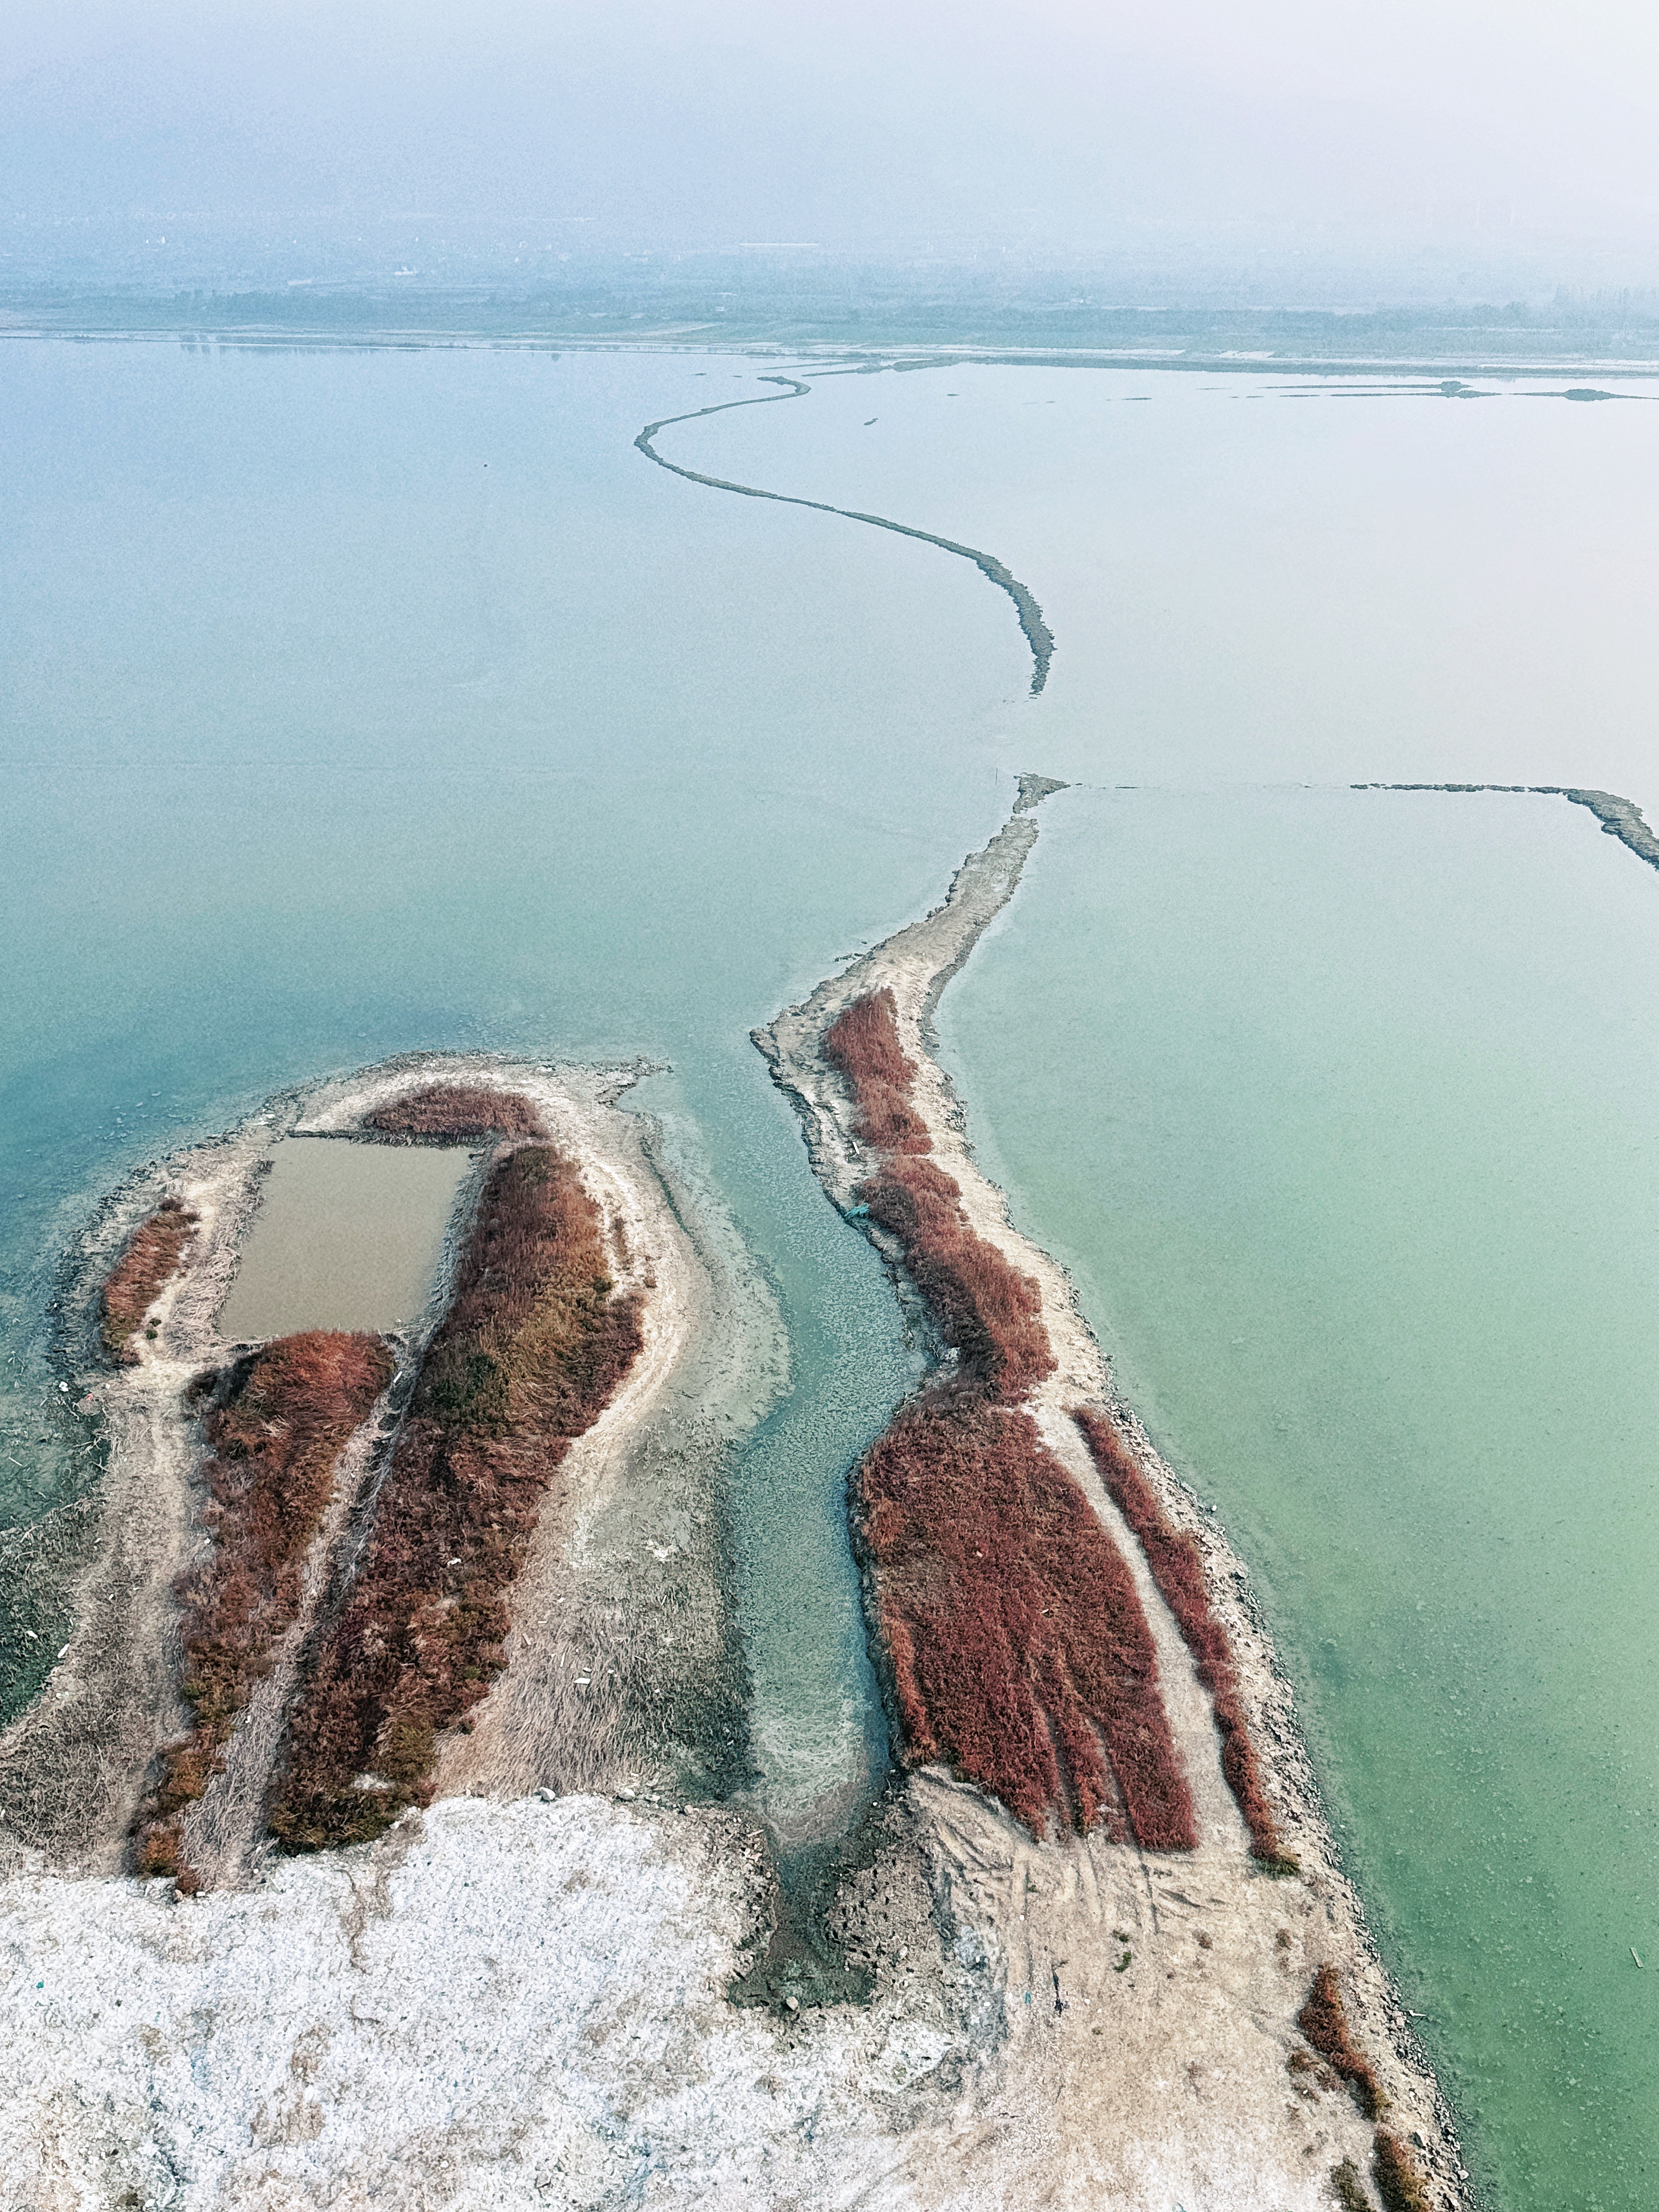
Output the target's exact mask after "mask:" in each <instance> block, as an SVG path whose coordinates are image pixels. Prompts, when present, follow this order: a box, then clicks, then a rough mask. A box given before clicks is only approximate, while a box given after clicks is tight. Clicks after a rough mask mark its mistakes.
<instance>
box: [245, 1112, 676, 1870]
mask: <svg viewBox="0 0 1659 2212" xmlns="http://www.w3.org/2000/svg"><path fill="white" fill-rule="evenodd" d="M601 1230H602V1224H601V1219H600V1216H599V1209H598V1207H597V1206H595V1205H594V1204H593V1202H592V1200H591V1199H590V1198H589V1197H588V1196H587V1194H586V1192H585V1191H584V1190H583V1188H582V1187H581V1182H580V1178H579V1176H578V1175H577V1173H576V1170H575V1169H574V1166H573V1165H572V1164H571V1163H570V1162H569V1161H568V1160H567V1159H565V1158H562V1155H561V1154H559V1153H558V1152H555V1151H554V1150H553V1148H552V1147H551V1146H546V1145H538V1146H526V1147H524V1148H522V1149H521V1150H520V1151H518V1152H513V1153H510V1154H509V1155H508V1156H507V1158H505V1159H502V1160H500V1161H498V1162H497V1163H496V1164H495V1167H494V1168H493V1169H492V1170H491V1171H490V1174H489V1178H488V1180H487V1181H486V1182H485V1185H484V1189H483V1197H482V1199H481V1200H480V1204H479V1211H478V1220H477V1227H476V1228H475V1230H474V1231H473V1234H472V1237H471V1243H469V1245H468V1248H467V1251H466V1254H465V1258H464V1260H463V1261H462V1265H461V1272H460V1279H459V1285H458V1286H457V1289H456V1292H455V1297H454V1300H453V1304H452V1305H451V1307H450V1309H449V1312H448V1314H447V1316H446V1317H445V1319H444V1321H443V1322H442V1324H441V1327H440V1328H439V1330H438V1333H437V1334H436V1335H435V1338H434V1339H433V1342H432V1346H431V1349H430V1351H429V1352H428V1355H427V1360H426V1364H425V1368H424V1370H423V1371H422V1376H421V1382H420V1387H419V1389H418V1390H417V1392H416V1398H415V1402H414V1405H413V1407H412V1408H411V1411H410V1418H409V1419H408V1421H407V1422H406V1423H405V1425H404V1431H403V1434H402V1436H401V1437H400V1438H399V1439H398V1449H397V1452H396V1455H395V1457H394V1459H393V1461H392V1467H391V1468H390V1469H389V1471H388V1473H387V1474H386V1481H385V1484H384V1486H383V1487H382V1489H381V1492H380V1502H379V1505H378V1508H377V1510H376V1516H375V1522H374V1534H373V1536H372V1538H371V1539H370V1541H369V1546H368V1557H367V1559H366V1560H365V1561H364V1564H363V1566H362V1571H361V1573H360V1574H359V1576H358V1578H357V1582H356V1588H355V1589H354V1590H353V1592H352V1594H351V1596H350V1598H349V1601H347V1604H346V1607H345V1609H344V1611H343V1613H342V1615H341V1617H340V1619H339V1620H338V1621H337V1623H336V1624H335V1626H334V1627H333V1629H332V1630H331V1632H330V1634H329V1636H328V1637H327V1638H326V1640H325V1643H324V1645H323V1648H322V1650H321V1651H320V1652H319V1656H318V1660H317V1664H316V1668H315V1670H314V1673H313V1677H312V1680H311V1682H310V1684H309V1686H308V1687H307V1691H306V1693H305V1695H304V1697H303V1698H302V1699H301V1702H300V1704H299V1705H298V1707H297V1709H296V1711H295V1716H294V1719H293V1723H292V1729H291V1740H290V1748H289V1761H288V1766H287V1771H286V1772H285V1774H284V1775H283V1778H282V1780H281V1782H280V1783H279V1784H278V1788H277V1792H276V1802H275V1804H274V1806H273V1809H272V1813H271V1821H270V1825H271V1829H272V1832H273V1833H275V1834H276V1836H278V1837H279V1838H281V1839H282V1841H283V1844H285V1845H286V1846H287V1847H288V1849H289V1850H320V1849H323V1848H325V1847H326V1846H328V1845H331V1844H349V1843H358V1842H362V1841H364V1840H366V1839H367V1838H369V1837H371V1836H374V1835H378V1834H379V1833H380V1831H381V1830H382V1829H383V1828H385V1827H386V1826H388V1825H389V1824H390V1822H391V1821H392V1820H394V1819H395V1818H396V1817H397V1815H398V1813H399V1812H401V1811H402V1809H403V1808H404V1807H405V1806H406V1805H409V1804H411V1803H414V1802H425V1798H426V1796H427V1795H428V1783H427V1778H428V1772H429V1770H430V1768H431V1765H432V1761H433V1757H434V1753H435V1737H436V1735H437V1731H438V1730H439V1729H441V1728H443V1727H445V1726H447V1724H448V1723H451V1722H453V1721H454V1720H457V1719H459V1717H461V1716H462V1715H463V1714H464V1713H465V1711H466V1710H467V1709H468V1707H469V1706H471V1705H473V1704H475V1703H476V1702H477V1699H480V1698H482V1697H483V1695H484V1694H485V1692H487V1690H488V1689H489V1683H490V1680H491V1678H492V1677H493V1676H494V1675H495V1674H496V1673H497V1672H498V1671H499V1669H500V1668H501V1664H502V1657H503V1655H502V1649H501V1644H502V1638H504V1637H505V1636H506V1634H507V1603H506V1599H507V1591H508V1589H510V1587H511V1585H512V1582H513V1577H514V1575H515V1574H516V1573H517V1572H518V1571H519V1568H520V1565H521V1564H522V1562H523V1559H524V1556H525V1553H526V1548H527V1547H528V1545H529V1541H530V1537H531V1534H532V1530H533V1529H534V1528H535V1525H536V1520H537V1516H538V1513H539V1511H540V1508H541V1503H542V1498H543V1496H544V1492H546V1490H547V1487H548V1485H549V1483H550V1480H552V1477H553V1474H554V1473H555V1470H556V1468H557V1467H558V1465H559V1462H560V1461H561V1460H562V1458H563V1457H564V1455H565V1453H566V1452H567V1451H568V1449H569V1448H570V1442H571V1439H572V1438H573V1437H578V1436H580V1434H581V1433H582V1431H584V1430H585V1429H586V1428H588V1427H589V1426H590V1425H592V1422H593V1420H594V1419H595V1418H596V1417H597V1416H598V1414H599V1413H600V1412H601V1411H602V1409H603V1408H604V1407H605V1405H606V1404H607V1403H608V1402H609V1401H610V1399H611V1395H613V1393H614V1392H615V1390H616V1389H617V1384H618V1383H620V1382H621V1380H622V1378H623V1376H624V1375H625V1374H626V1373H627V1372H628V1370H629V1367H630V1366H631V1365H632V1364H633V1361H634V1358H635V1355H636V1353H637V1352H638V1351H639V1347H640V1343H641V1328H640V1301H639V1299H638V1297H636V1296H635V1295H632V1294H630V1295H629V1296H627V1297H616V1296H613V1295H612V1291H611V1280H610V1278H609V1275H608V1273H607V1272H606V1268H605V1250H604V1246H603V1243H602V1242H601Z"/></svg>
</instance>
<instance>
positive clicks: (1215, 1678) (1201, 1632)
mask: <svg viewBox="0 0 1659 2212" xmlns="http://www.w3.org/2000/svg"><path fill="white" fill-rule="evenodd" d="M1076 1419H1077V1425H1078V1426H1079V1428H1080V1429H1081V1430H1082V1431H1083V1435H1084V1438H1085V1442H1086V1443H1087V1444H1088V1447H1089V1449H1090V1451H1091V1453H1092V1454H1093V1455H1094V1462H1095V1465H1096V1466H1097V1468H1099V1470H1100V1475H1101V1480H1102V1481H1103V1482H1104V1484H1105V1485H1106V1487H1107V1489H1108V1491H1109V1492H1110V1494H1111V1496H1112V1498H1113V1500H1114V1502H1115V1504H1116V1505H1117V1508H1118V1510H1119V1511H1120V1512H1121V1514H1122V1516H1123V1517H1124V1519H1125V1520H1126V1521H1127V1522H1128V1524H1129V1526H1130V1527H1131V1528H1133V1530H1134V1532H1135V1534H1136V1535H1137V1537H1139V1541H1140V1547H1141V1549H1142V1550H1143V1551H1144V1552H1145V1553H1146V1560H1147V1564H1148V1565H1149V1566H1150V1567H1151V1568H1152V1579H1153V1580H1154V1582H1156V1583H1157V1584H1158V1588H1159V1589H1160V1590H1162V1591H1163V1593H1164V1602H1165V1603H1166V1604H1167V1605H1168V1607H1169V1608H1170V1612H1171V1613H1174V1615H1175V1617H1176V1626H1177V1627H1178V1628H1179V1629H1180V1631H1181V1633H1182V1636H1183V1637H1184V1638H1186V1642H1187V1648H1188V1650H1189V1651H1190V1652H1191V1653H1192V1655H1193V1657H1194V1660H1195V1661H1196V1662H1197V1672H1198V1679H1199V1680H1200V1682H1202V1683H1203V1685H1204V1686H1205V1688H1206V1690H1207V1691H1208V1692H1209V1693H1210V1699H1211V1703H1212V1705H1213V1706H1214V1709H1215V1720H1216V1727H1217V1728H1218V1730H1219V1731H1220V1735H1221V1771H1222V1772H1223V1773H1224V1774H1225V1776H1226V1778H1227V1786H1228V1788H1229V1789H1230V1790H1231V1791H1232V1793H1233V1796H1235V1797H1236V1798H1237V1801H1238V1809H1239V1811H1240V1812H1241V1813H1242V1814H1243V1815H1244V1825H1245V1826H1246V1827H1247V1828H1249V1832H1250V1849H1251V1851H1252V1853H1253V1854H1254V1856H1255V1857H1256V1858H1257V1859H1258V1860H1260V1861H1261V1864H1262V1865H1263V1866H1266V1867H1268V1868H1271V1869H1273V1872H1275V1873H1279V1874H1289V1873H1291V1872H1293V1871H1294V1869H1295V1867H1296V1864H1297V1862H1296V1860H1295V1859H1294V1858H1293V1857H1291V1856H1290V1854H1289V1853H1287V1852H1286V1851H1285V1850H1284V1849H1283V1847H1282V1845H1281V1844H1280V1842H1279V1822H1278V1820H1277V1819H1276V1818H1275V1816H1274V1814H1273V1806H1272V1804H1271V1803H1270V1802H1269V1801H1268V1797H1267V1791H1266V1790H1265V1789H1264V1788H1263V1787H1262V1782H1261V1768H1260V1766H1259V1765H1257V1763H1256V1756H1255V1745H1254V1744H1253V1743H1252V1742H1251V1741H1250V1735H1249V1728H1248V1727H1247V1725H1246V1723H1245V1719H1244V1706H1243V1700H1242V1699H1240V1697H1239V1694H1238V1678H1237V1671H1236V1669H1235V1668H1234V1664H1233V1650H1232V1645H1231V1644H1230V1643H1229V1642H1228V1640H1227V1632H1226V1630H1225V1628H1224V1627H1223V1626H1222V1625H1221V1623H1220V1622H1219V1621H1218V1620H1217V1619H1216V1617H1215V1614H1214V1613H1212V1611H1211V1608H1210V1592H1209V1585H1208V1583H1206V1580H1205V1576H1204V1559H1203V1554H1202V1553H1200V1550H1199V1548H1198V1545H1197V1543H1196V1542H1195V1541H1194V1539H1193V1538H1192V1537H1191V1536H1189V1535H1188V1534H1184V1533H1183V1532H1182V1531H1181V1530H1180V1529H1177V1528H1172V1527H1171V1526H1170V1522H1168V1521H1167V1520H1166V1519H1165V1518H1164V1509H1163V1508H1162V1506H1160V1505H1159V1504H1158V1500H1157V1498H1155V1497H1154V1496H1153V1494H1152V1488H1151V1486H1150V1485H1149V1484H1148V1482H1147V1480H1146V1476H1145V1475H1144V1474H1142V1473H1141V1471H1140V1467H1139V1462H1138V1461H1137V1460H1136V1458H1135V1455H1134V1453H1133V1451H1132V1450H1131V1449H1130V1448H1129V1445H1128V1443H1127V1441H1126V1440H1125V1438H1124V1437H1122V1436H1121V1434H1120V1433H1119V1431H1118V1430H1117V1428H1116V1427H1115V1425H1114V1424H1113V1423H1112V1422H1111V1421H1110V1420H1109V1419H1107V1417H1106V1416H1105V1415H1104V1414H1103V1413H1092V1412H1090V1411H1089V1410H1087V1409H1086V1408H1085V1410H1084V1411H1083V1412H1081V1413H1079V1414H1078V1415H1077V1416H1076Z"/></svg>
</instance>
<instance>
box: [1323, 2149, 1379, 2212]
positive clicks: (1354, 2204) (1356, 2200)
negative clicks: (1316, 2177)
mask: <svg viewBox="0 0 1659 2212" xmlns="http://www.w3.org/2000/svg"><path fill="white" fill-rule="evenodd" d="M1331 2187H1332V2188H1333V2189H1334V2191H1336V2201H1337V2203H1339V2204H1340V2206H1341V2207H1342V2212H1371V2200H1370V2197H1367V2196H1366V2194H1365V2185H1364V2182H1363V2181H1362V2180H1361V2179H1359V2168H1358V2166H1356V2165H1355V2164H1354V2162H1353V2160H1352V2159H1351V2158H1345V2159H1344V2160H1343V2161H1342V2163H1341V2165H1340V2166H1333V2167H1332V2168H1331Z"/></svg>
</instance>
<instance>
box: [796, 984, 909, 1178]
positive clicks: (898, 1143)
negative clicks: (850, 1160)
mask: <svg viewBox="0 0 1659 2212" xmlns="http://www.w3.org/2000/svg"><path fill="white" fill-rule="evenodd" d="M895 1012H896V1009H895V1006H894V1001H893V994H892V993H891V992H890V991H871V992H867V993H866V995H865V996H864V997H863V998H861V999H854V1001H853V1003H852V1005H851V1006H848V1007H847V1008H845V1009H844V1011H843V1012H841V1013H840V1014H838V1015H837V1016H836V1018H835V1020H834V1021H833V1022H831V1023H830V1024H829V1028H828V1029H827V1030H825V1031H824V1033H823V1043H822V1046H821V1050H822V1051H823V1056H824V1058H825V1059H826V1060H828V1061H829V1063H830V1065H831V1066H833V1067H838V1068H839V1069H840V1070H841V1072H842V1074H843V1075H844V1076H845V1077H846V1079H847V1081H848V1085H850V1087H851V1089H852V1092H853V1096H854V1098H856V1099H857V1101H858V1104H859V1118H858V1121H857V1123H856V1125H855V1127H854V1135H855V1136H856V1137H857V1138H858V1140H859V1142H860V1144H861V1145H868V1146H870V1147H871V1148H872V1151H875V1152H932V1151H933V1139H932V1137H931V1136H930V1135H929V1134H928V1131H927V1122H926V1121H924V1120H923V1119H922V1117H921V1115H920V1114H918V1113H917V1111H916V1109H915V1107H914V1106H913V1105H912V1104H911V1103H910V1085H912V1084H913V1083H914V1082H915V1076H916V1071H915V1064H914V1063H913V1062H912V1061H911V1060H909V1059H908V1056H907V1055H906V1054H905V1051H904V1048H903V1047H902V1045H901V1044H900V1042H899V1040H898V1027H897V1024H896V1020H895V1018H894V1017H895Z"/></svg>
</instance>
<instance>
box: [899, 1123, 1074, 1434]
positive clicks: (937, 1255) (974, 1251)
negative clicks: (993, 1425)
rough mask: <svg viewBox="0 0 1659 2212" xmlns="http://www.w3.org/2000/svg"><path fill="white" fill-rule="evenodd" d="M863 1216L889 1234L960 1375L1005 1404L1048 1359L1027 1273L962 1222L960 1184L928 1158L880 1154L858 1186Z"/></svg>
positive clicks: (1049, 1367) (1044, 1370)
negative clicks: (958, 1360) (875, 1168)
mask: <svg viewBox="0 0 1659 2212" xmlns="http://www.w3.org/2000/svg"><path fill="white" fill-rule="evenodd" d="M859 1197H860V1200H862V1201H863V1203H864V1204H865V1206H867V1207H868V1208H869V1212H870V1218H871V1219H872V1221H878V1222H879V1223H880V1224H881V1225H882V1227H883V1228H884V1229H885V1230H887V1231H889V1232H890V1234H891V1235H892V1236H894V1237H897V1239H898V1241H899V1244H900V1247H901V1249H902V1251H903V1254H904V1266H905V1271H906V1273H908V1275H909V1277H910V1279H911V1281H912V1282H913V1283H915V1286H916V1288H917V1289H918V1290H919V1291H921V1295H922V1296H923V1297H924V1298H926V1299H927V1303H928V1304H929V1305H930V1306H931V1307H932V1309H933V1316H934V1318H935V1320H936V1321H937V1322H938V1323H939V1334H941V1335H942V1336H943V1337H944V1339H945V1342H946V1343H947V1344H951V1345H954V1346H956V1347H957V1351H958V1352H960V1353H961V1355H962V1365H963V1372H964V1374H966V1375H967V1376H969V1377H971V1378H972V1379H973V1380H974V1381H975V1382H980V1383H983V1384H984V1385H985V1387H986V1388H987V1389H988V1390H989V1391H990V1392H991V1393H992V1395H994V1396H995V1397H999V1398H1001V1399H1003V1400H1004V1401H1007V1402H1009V1403H1013V1402H1015V1401H1018V1400H1019V1399H1021V1398H1023V1397H1024V1395H1025V1394H1026V1393H1027V1391H1028V1390H1030V1389H1031V1387H1032V1386H1033V1384H1034V1383H1040V1382H1041V1381H1042V1377H1043V1376H1045V1375H1052V1374H1053V1372H1054V1367H1055V1364H1056V1362H1055V1359H1054V1352H1053V1349H1052V1348H1051V1346H1050V1345H1049V1342H1048V1330H1047V1329H1046V1328H1044V1327H1043V1326H1042V1294H1041V1292H1040V1291H1038V1289H1037V1286H1036V1284H1035V1283H1034V1282H1033V1281H1032V1280H1031V1279H1030V1276H1029V1275H1022V1274H1021V1273H1019V1271H1018V1268H1017V1267H1011V1266H1010V1265H1009V1263H1008V1261H1006V1259H1005V1258H1004V1257H1003V1255H1002V1254H1001V1252H1000V1251H999V1250H998V1249H997V1247H996V1246H995V1245H994V1244H992V1243H987V1241H986V1239H985V1238H984V1237H981V1236H980V1235H979V1234H978V1232H977V1231H975V1230H974V1229H972V1228H970V1227H969V1224H968V1220H967V1218H966V1216H965V1215H964V1214H963V1211H962V1205H961V1199H962V1191H961V1188H960V1186H959V1185H958V1184H957V1183H956V1182H954V1181H953V1180H952V1179H951V1176H948V1175H946V1174H945V1171H944V1170H943V1169H942V1168H938V1167H935V1166H934V1164H933V1162H932V1161H931V1160H918V1159H907V1158H902V1157H901V1158H895V1159H890V1160H888V1161H887V1162H886V1163H885V1164H884V1167H883V1169H882V1171H881V1173H880V1174H879V1175H877V1176H871V1177H870V1179H869V1181H868V1182H866V1183H863V1184H861V1185H860V1189H859Z"/></svg>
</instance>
